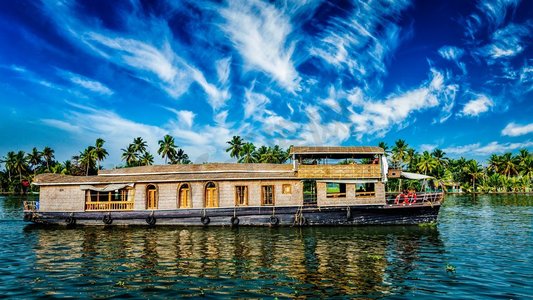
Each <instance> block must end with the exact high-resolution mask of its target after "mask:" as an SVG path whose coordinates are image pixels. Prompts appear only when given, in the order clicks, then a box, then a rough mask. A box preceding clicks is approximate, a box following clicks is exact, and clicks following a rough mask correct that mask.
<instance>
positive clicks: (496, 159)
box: [487, 154, 502, 174]
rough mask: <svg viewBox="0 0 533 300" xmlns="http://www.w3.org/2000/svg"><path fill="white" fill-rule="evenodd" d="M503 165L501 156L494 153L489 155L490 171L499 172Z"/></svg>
mask: <svg viewBox="0 0 533 300" xmlns="http://www.w3.org/2000/svg"><path fill="white" fill-rule="evenodd" d="M501 165H502V160H501V157H500V156H499V155H498V154H492V155H491V156H490V157H489V160H488V166H487V169H488V170H489V171H492V172H494V173H498V174H499V173H500V169H501Z"/></svg>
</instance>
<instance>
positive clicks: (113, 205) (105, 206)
mask: <svg viewBox="0 0 533 300" xmlns="http://www.w3.org/2000/svg"><path fill="white" fill-rule="evenodd" d="M85 210H106V211H107V210H133V201H117V202H85Z"/></svg>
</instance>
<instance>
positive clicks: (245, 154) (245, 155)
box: [239, 143, 257, 163]
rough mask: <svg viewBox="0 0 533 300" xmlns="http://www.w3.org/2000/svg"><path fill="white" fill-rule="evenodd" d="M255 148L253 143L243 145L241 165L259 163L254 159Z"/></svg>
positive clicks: (240, 157) (240, 155) (240, 158)
mask: <svg viewBox="0 0 533 300" xmlns="http://www.w3.org/2000/svg"><path fill="white" fill-rule="evenodd" d="M254 152H255V146H254V144H252V143H245V144H244V145H242V149H241V152H239V162H240V163H255V162H257V161H256V159H255V157H254Z"/></svg>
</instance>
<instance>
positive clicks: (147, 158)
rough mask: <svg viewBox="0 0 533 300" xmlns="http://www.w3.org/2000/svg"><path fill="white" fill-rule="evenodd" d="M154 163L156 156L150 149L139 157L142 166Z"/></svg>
mask: <svg viewBox="0 0 533 300" xmlns="http://www.w3.org/2000/svg"><path fill="white" fill-rule="evenodd" d="M153 163H154V156H153V155H152V154H150V153H149V152H148V151H146V152H144V153H143V155H142V156H141V157H140V158H139V164H140V165H141V166H151V165H152V164H153Z"/></svg>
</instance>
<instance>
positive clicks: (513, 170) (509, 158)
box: [501, 153, 518, 177]
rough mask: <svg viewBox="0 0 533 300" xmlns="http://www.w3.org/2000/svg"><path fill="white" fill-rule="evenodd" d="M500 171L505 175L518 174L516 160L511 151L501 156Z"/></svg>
mask: <svg viewBox="0 0 533 300" xmlns="http://www.w3.org/2000/svg"><path fill="white" fill-rule="evenodd" d="M501 172H502V174H503V175H505V176H507V177H509V176H511V175H516V174H518V171H517V160H516V159H515V158H514V157H513V154H512V153H505V154H503V155H502V156H501Z"/></svg>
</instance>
